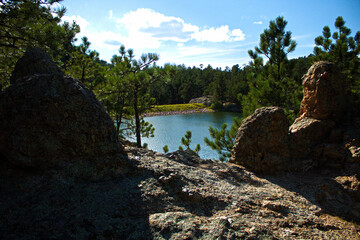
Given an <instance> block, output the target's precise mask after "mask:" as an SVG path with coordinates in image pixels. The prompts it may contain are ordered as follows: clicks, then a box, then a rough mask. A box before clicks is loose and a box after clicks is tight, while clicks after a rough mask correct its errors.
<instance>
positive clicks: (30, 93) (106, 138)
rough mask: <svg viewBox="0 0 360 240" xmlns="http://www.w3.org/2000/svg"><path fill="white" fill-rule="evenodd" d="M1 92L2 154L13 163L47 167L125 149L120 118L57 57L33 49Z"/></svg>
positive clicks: (91, 158)
mask: <svg viewBox="0 0 360 240" xmlns="http://www.w3.org/2000/svg"><path fill="white" fill-rule="evenodd" d="M11 79H12V83H13V84H12V85H11V86H10V87H8V88H7V89H5V91H3V92H1V93H0V116H1V118H0V132H1V136H0V156H2V158H3V159H2V163H5V164H8V165H11V166H13V167H21V168H28V167H30V168H34V169H46V168H48V167H54V166H58V165H62V164H64V163H65V162H68V161H72V160H73V159H75V158H81V159H82V161H95V159H97V158H99V157H101V158H102V159H104V157H105V156H106V155H109V154H114V153H116V152H121V146H120V143H119V141H118V137H117V134H116V131H115V128H114V124H113V122H112V120H111V118H110V116H109V115H108V114H107V112H106V110H105V109H104V107H103V106H102V105H101V104H100V103H99V102H98V100H97V99H96V97H95V95H94V94H93V93H92V92H91V91H89V90H88V89H87V88H86V87H85V86H84V85H83V84H82V83H81V82H79V81H78V80H75V79H72V78H69V77H65V76H64V74H63V73H62V72H61V71H60V70H59V68H58V67H57V66H56V65H55V64H54V62H53V61H52V60H51V58H50V57H49V56H48V55H47V54H45V53H43V52H42V51H40V50H39V49H33V50H31V51H28V52H27V53H26V54H25V55H24V57H23V58H21V59H20V60H19V61H18V63H17V64H16V67H15V70H14V72H13V74H12V77H11Z"/></svg>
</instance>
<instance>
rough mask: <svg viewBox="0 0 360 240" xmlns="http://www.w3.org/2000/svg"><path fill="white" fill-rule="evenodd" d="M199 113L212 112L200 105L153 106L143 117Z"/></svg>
mask: <svg viewBox="0 0 360 240" xmlns="http://www.w3.org/2000/svg"><path fill="white" fill-rule="evenodd" d="M201 112H214V110H212V109H210V108H208V107H206V106H205V105H204V104H201V103H185V104H171V105H155V106H154V107H153V108H151V109H150V110H148V111H147V112H146V113H144V114H143V115H142V116H143V117H153V116H167V115H176V114H190V113H201Z"/></svg>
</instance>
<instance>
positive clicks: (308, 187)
mask: <svg viewBox="0 0 360 240" xmlns="http://www.w3.org/2000/svg"><path fill="white" fill-rule="evenodd" d="M359 170H360V169H353V170H352V171H347V172H346V174H345V173H344V172H343V171H335V170H333V169H322V170H317V171H309V172H306V173H287V174H283V175H277V176H271V177H265V178H266V179H268V180H269V181H271V182H273V183H275V184H277V185H279V186H281V187H283V188H285V189H287V190H289V191H292V192H296V193H298V194H300V195H301V196H303V197H305V198H306V199H307V200H308V201H310V202H311V203H313V204H315V205H317V206H319V207H320V208H321V211H320V212H318V215H322V214H330V215H332V216H337V217H340V218H342V219H345V220H347V221H350V222H356V223H357V224H360V178H359V175H358V174H356V172H357V173H358V172H359Z"/></svg>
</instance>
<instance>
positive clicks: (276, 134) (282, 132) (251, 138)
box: [231, 107, 290, 173]
mask: <svg viewBox="0 0 360 240" xmlns="http://www.w3.org/2000/svg"><path fill="white" fill-rule="evenodd" d="M288 128H289V124H288V120H287V118H286V115H285V113H284V111H283V110H282V109H281V108H278V107H267V108H260V109H257V110H256V111H255V113H254V114H253V115H251V116H249V117H247V118H246V119H244V120H243V122H242V124H241V126H240V128H239V130H238V133H237V136H236V140H235V144H234V148H233V159H232V160H231V161H232V162H235V163H237V164H241V165H243V166H245V167H249V168H250V169H251V170H253V171H257V172H271V173H274V172H277V171H282V170H285V169H286V168H287V167H288V166H287V164H284V161H287V159H288V158H289V157H290V152H289V135H288Z"/></svg>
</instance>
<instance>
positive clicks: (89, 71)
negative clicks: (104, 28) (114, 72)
mask: <svg viewBox="0 0 360 240" xmlns="http://www.w3.org/2000/svg"><path fill="white" fill-rule="evenodd" d="M81 40H82V43H81V44H80V45H79V46H78V47H76V46H75V47H74V51H73V52H72V53H71V54H70V58H69V60H68V62H67V65H66V66H64V68H65V73H66V74H67V75H70V76H72V77H73V78H76V79H79V80H80V81H82V82H83V83H84V84H85V85H86V86H87V87H88V88H89V89H90V90H93V91H94V90H96V87H98V86H101V85H103V83H104V82H105V72H106V66H104V65H103V64H101V61H100V59H99V53H98V52H96V51H95V50H90V48H89V47H90V45H91V43H90V42H89V41H88V39H87V37H83V38H82V39H81Z"/></svg>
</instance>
